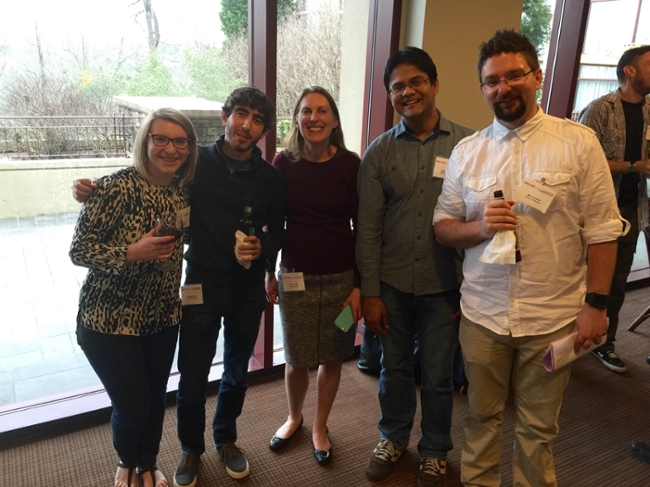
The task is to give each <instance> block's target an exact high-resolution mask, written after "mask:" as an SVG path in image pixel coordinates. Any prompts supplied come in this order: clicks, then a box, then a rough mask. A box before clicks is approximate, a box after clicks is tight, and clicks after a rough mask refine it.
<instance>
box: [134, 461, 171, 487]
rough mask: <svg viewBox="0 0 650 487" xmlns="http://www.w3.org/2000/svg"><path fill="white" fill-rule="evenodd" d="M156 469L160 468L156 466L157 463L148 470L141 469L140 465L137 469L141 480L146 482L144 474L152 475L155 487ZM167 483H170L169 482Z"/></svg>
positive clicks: (154, 486) (152, 483) (152, 482)
mask: <svg viewBox="0 0 650 487" xmlns="http://www.w3.org/2000/svg"><path fill="white" fill-rule="evenodd" d="M156 470H158V467H157V466H155V465H154V466H153V467H151V468H148V469H147V470H141V469H140V468H139V467H138V469H137V472H138V477H140V480H141V481H142V483H143V484H144V476H145V475H146V474H149V475H150V476H151V485H153V487H156ZM163 478H164V476H163ZM165 480H167V479H165ZM167 485H169V483H168V484H167Z"/></svg>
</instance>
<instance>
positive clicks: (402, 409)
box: [379, 282, 460, 458]
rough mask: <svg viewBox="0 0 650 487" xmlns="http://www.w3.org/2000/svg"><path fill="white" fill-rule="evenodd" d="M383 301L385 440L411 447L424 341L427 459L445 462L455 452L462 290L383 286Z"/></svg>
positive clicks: (422, 445) (422, 444) (422, 446)
mask: <svg viewBox="0 0 650 487" xmlns="http://www.w3.org/2000/svg"><path fill="white" fill-rule="evenodd" d="M381 299H382V301H383V303H384V306H385V307H386V311H387V313H388V325H389V328H388V331H387V333H386V334H385V335H380V339H381V345H382V350H383V355H382V360H381V365H382V371H381V375H380V378H379V405H380V407H381V419H380V420H379V431H380V433H381V437H382V438H385V439H388V440H390V441H392V442H393V443H395V444H396V445H397V447H398V448H400V449H402V450H403V449H405V448H406V447H407V446H408V443H409V439H410V436H411V429H412V428H413V417H414V415H415V409H416V407H417V403H416V394H415V380H414V377H413V348H414V346H415V336H416V333H417V337H418V340H419V346H420V365H421V369H422V384H421V388H420V403H421V407H422V422H421V427H422V438H421V439H420V441H419V443H418V451H419V453H420V456H422V457H436V458H444V457H446V455H447V452H448V451H449V450H451V449H452V447H453V445H452V441H451V434H450V431H451V414H452V407H453V392H454V385H453V369H454V355H455V354H456V350H457V349H458V346H459V345H458V324H459V320H458V319H454V317H453V315H454V313H455V312H456V311H458V309H459V306H460V292H459V291H458V290H457V289H454V290H452V291H446V292H443V293H437V294H425V295H421V296H416V295H414V294H410V293H404V292H402V291H399V290H398V289H396V288H394V287H392V286H390V285H388V284H386V283H384V282H382V283H381Z"/></svg>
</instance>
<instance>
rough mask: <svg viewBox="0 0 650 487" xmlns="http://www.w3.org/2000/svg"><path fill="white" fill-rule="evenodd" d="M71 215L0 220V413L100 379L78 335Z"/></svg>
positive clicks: (80, 273)
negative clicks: (80, 344)
mask: <svg viewBox="0 0 650 487" xmlns="http://www.w3.org/2000/svg"><path fill="white" fill-rule="evenodd" d="M76 220H77V213H66V214H60V215H49V216H37V217H21V218H5V219H0V269H1V271H0V310H1V313H0V337H1V338H0V413H1V412H2V411H3V410H5V411H6V410H7V409H13V408H14V407H18V405H19V404H20V403H24V402H33V401H35V400H41V399H46V398H52V397H53V396H61V395H63V394H65V393H73V392H75V391H78V390H79V389H86V388H89V387H96V386H99V385H100V382H99V379H98V378H97V376H96V375H95V373H94V372H93V370H92V368H91V367H90V365H89V364H88V361H87V360H86V358H85V356H84V354H83V352H82V351H81V349H80V348H79V346H78V345H77V341H76V335H75V327H76V315H77V305H78V297H79V288H80V286H81V284H82V283H83V279H84V277H85V275H86V269H85V268H82V267H76V266H74V265H73V264H72V263H71V262H70V258H69V257H68V250H69V248H70V241H71V239H72V233H73V231H74V224H75V222H76ZM275 308H276V310H275V314H276V317H275V319H276V323H278V324H279V316H278V311H277V307H275ZM281 341H282V336H281V327H280V326H276V327H275V337H274V342H275V343H276V344H277V343H281ZM222 353H223V348H222V340H221V339H220V340H219V342H218V347H217V357H220V356H221V355H222ZM175 367H176V365H175V364H174V369H175Z"/></svg>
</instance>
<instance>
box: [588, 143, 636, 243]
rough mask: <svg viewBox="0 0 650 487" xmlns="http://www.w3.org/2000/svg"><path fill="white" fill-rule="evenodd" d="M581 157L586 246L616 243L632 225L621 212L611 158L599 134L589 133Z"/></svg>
mask: <svg viewBox="0 0 650 487" xmlns="http://www.w3.org/2000/svg"><path fill="white" fill-rule="evenodd" d="M579 154H580V158H581V159H582V161H581V167H582V171H583V178H582V181H583V184H582V186H581V187H580V215H581V216H582V222H581V224H582V236H583V238H584V240H585V243H586V244H587V245H591V244H596V243H601V242H609V241H612V240H616V239H617V238H618V237H621V236H623V235H625V234H626V233H627V232H628V231H629V227H630V224H629V222H628V221H627V220H625V219H623V218H622V217H621V215H620V212H619V210H618V206H617V204H616V195H615V193H614V185H613V184H612V176H611V173H610V171H609V166H608V164H607V159H606V158H605V154H604V153H603V150H602V148H601V147H600V144H599V143H598V139H597V138H596V136H595V135H593V134H589V136H588V137H587V139H586V141H585V147H584V150H582V151H579Z"/></svg>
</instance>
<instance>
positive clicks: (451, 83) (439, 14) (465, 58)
mask: <svg viewBox="0 0 650 487" xmlns="http://www.w3.org/2000/svg"><path fill="white" fill-rule="evenodd" d="M522 8H523V1H522V0H491V1H490V2H486V1H484V0H454V1H449V0H427V1H426V2H424V1H423V0H405V1H404V3H403V6H402V16H403V17H402V20H403V21H402V25H403V28H402V33H401V40H400V45H401V46H406V45H415V46H417V47H421V48H422V49H424V50H425V51H427V52H428V53H429V55H430V56H431V57H432V59H433V61H434V62H435V63H436V66H437V68H438V79H439V81H440V93H439V94H438V96H437V97H436V103H437V107H438V109H439V110H440V111H441V112H442V113H443V114H444V115H445V117H447V118H449V119H451V120H454V121H455V122H458V123H461V124H463V125H466V126H468V127H471V128H474V129H482V128H484V127H486V126H487V125H489V124H490V123H491V122H492V118H493V114H492V112H491V111H490V109H489V108H488V107H487V105H486V104H485V102H484V101H483V97H482V96H481V92H480V87H479V81H478V74H477V71H476V62H477V59H478V47H479V45H480V44H481V43H482V42H484V41H486V40H487V39H489V38H490V37H492V35H493V34H494V33H495V32H496V31H497V30H499V29H515V30H519V26H520V24H521V12H522Z"/></svg>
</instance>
